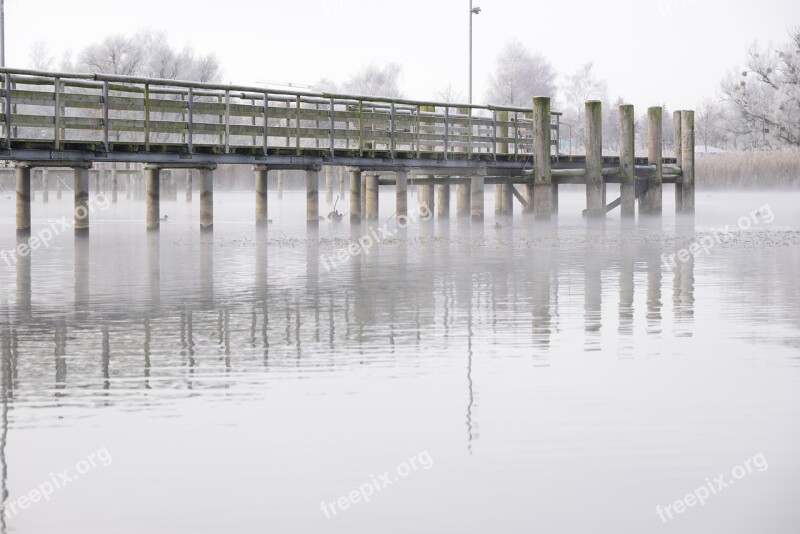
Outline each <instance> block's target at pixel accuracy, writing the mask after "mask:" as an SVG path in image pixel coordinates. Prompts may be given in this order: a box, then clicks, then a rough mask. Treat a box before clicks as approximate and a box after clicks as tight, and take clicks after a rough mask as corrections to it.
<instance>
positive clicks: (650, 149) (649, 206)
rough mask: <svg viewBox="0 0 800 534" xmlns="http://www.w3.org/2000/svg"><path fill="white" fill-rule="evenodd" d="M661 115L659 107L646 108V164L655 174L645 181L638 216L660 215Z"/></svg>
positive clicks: (661, 111) (661, 181)
mask: <svg viewBox="0 0 800 534" xmlns="http://www.w3.org/2000/svg"><path fill="white" fill-rule="evenodd" d="M662 114H663V110H662V108H661V107H660V106H654V107H651V108H647V163H648V165H651V166H655V172H654V173H653V174H651V175H650V177H649V178H648V179H647V187H646V189H645V191H644V195H643V196H642V200H641V202H640V203H639V214H640V215H641V214H647V215H656V216H657V215H661V202H662V191H661V188H662V183H663V180H662V175H661V155H662V153H661V150H662V148H661V138H662V127H663V124H662Z"/></svg>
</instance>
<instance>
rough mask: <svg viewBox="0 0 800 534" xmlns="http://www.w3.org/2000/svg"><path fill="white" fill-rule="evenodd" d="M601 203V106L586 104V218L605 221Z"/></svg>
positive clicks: (599, 103) (597, 102)
mask: <svg viewBox="0 0 800 534" xmlns="http://www.w3.org/2000/svg"><path fill="white" fill-rule="evenodd" d="M605 216H606V206H605V204H604V203H603V106H602V103H601V102H600V101H599V100H590V101H588V102H586V217H587V219H600V218H603V219H605Z"/></svg>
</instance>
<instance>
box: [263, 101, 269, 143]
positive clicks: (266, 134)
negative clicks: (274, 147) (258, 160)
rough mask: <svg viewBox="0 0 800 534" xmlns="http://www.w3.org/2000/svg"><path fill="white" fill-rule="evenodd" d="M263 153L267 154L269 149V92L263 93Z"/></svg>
mask: <svg viewBox="0 0 800 534" xmlns="http://www.w3.org/2000/svg"><path fill="white" fill-rule="evenodd" d="M263 141H264V142H263V145H264V146H263V149H264V155H265V156H266V155H267V154H268V149H269V93H266V92H265V93H264V140H263Z"/></svg>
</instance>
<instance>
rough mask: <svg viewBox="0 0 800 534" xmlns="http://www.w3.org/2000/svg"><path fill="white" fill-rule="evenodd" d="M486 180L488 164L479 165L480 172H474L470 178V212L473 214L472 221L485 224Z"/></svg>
mask: <svg viewBox="0 0 800 534" xmlns="http://www.w3.org/2000/svg"><path fill="white" fill-rule="evenodd" d="M485 181H486V166H485V165H481V166H480V167H478V172H477V173H476V174H474V175H473V176H472V179H471V180H470V186H471V187H470V197H471V198H470V204H471V208H470V213H471V215H472V222H473V223H476V224H483V209H484V184H485Z"/></svg>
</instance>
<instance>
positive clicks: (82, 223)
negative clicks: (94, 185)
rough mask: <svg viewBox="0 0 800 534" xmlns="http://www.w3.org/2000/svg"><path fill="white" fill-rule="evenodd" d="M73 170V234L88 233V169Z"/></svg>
mask: <svg viewBox="0 0 800 534" xmlns="http://www.w3.org/2000/svg"><path fill="white" fill-rule="evenodd" d="M74 172H75V185H74V188H75V191H74V193H75V234H76V235H82V234H83V235H85V234H87V233H89V169H83V168H78V169H75V170H74Z"/></svg>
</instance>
